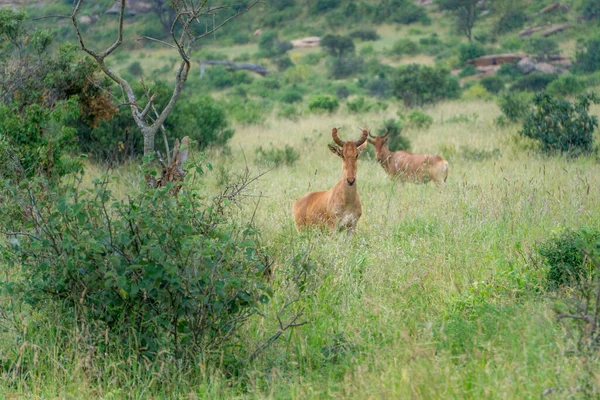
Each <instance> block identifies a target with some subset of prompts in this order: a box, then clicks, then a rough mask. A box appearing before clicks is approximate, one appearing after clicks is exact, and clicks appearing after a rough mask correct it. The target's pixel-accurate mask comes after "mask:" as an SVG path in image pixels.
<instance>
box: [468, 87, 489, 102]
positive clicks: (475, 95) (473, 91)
mask: <svg viewBox="0 0 600 400" xmlns="http://www.w3.org/2000/svg"><path fill="white" fill-rule="evenodd" d="M463 96H464V97H465V98H466V99H489V98H490V94H489V92H488V91H487V90H486V88H485V87H484V86H483V85H479V84H475V85H472V86H470V87H469V88H468V89H465V90H464V91H463Z"/></svg>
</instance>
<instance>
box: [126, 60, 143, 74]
mask: <svg viewBox="0 0 600 400" xmlns="http://www.w3.org/2000/svg"><path fill="white" fill-rule="evenodd" d="M127 72H129V73H130V74H131V75H133V76H136V77H140V76H142V75H144V69H143V68H142V64H140V62H139V61H134V62H132V63H131V64H129V66H128V67H127Z"/></svg>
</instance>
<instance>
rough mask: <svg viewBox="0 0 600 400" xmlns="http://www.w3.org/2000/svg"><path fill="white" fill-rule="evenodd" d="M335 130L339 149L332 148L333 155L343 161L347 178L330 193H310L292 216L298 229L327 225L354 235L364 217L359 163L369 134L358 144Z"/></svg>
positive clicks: (333, 131) (364, 131) (333, 135)
mask: <svg viewBox="0 0 600 400" xmlns="http://www.w3.org/2000/svg"><path fill="white" fill-rule="evenodd" d="M337 131H338V130H337V128H333V130H332V131H331V136H332V137H333V141H334V142H335V143H336V144H337V145H338V146H339V147H337V146H332V145H329V150H331V152H332V153H333V154H336V155H338V156H340V157H341V158H342V160H343V163H342V166H343V168H342V169H343V174H344V176H343V177H342V179H340V181H339V182H338V183H336V184H335V186H334V187H332V188H331V189H329V190H326V191H322V192H312V193H308V194H306V195H304V196H302V197H301V198H299V199H298V200H296V201H295V202H294V206H293V207H292V213H293V214H294V221H295V222H296V229H297V230H298V231H300V228H302V227H304V226H309V225H321V226H323V225H325V226H329V227H330V228H331V229H332V230H333V229H334V228H335V227H338V228H346V229H348V230H349V231H353V230H354V229H355V228H356V223H357V222H358V219H359V218H360V216H361V214H362V209H361V207H360V198H359V196H358V192H357V191H356V163H357V160H358V155H359V154H360V152H361V151H362V150H364V148H365V147H366V146H367V143H366V140H367V134H368V132H367V131H366V130H364V129H363V131H362V132H363V133H362V136H361V138H360V139H358V140H357V141H355V142H352V141H348V142H344V141H342V140H340V138H339V137H338V134H337Z"/></svg>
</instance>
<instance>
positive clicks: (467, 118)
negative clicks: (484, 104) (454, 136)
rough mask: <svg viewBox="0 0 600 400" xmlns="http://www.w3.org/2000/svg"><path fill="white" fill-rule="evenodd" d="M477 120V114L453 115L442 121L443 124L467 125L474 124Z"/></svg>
mask: <svg viewBox="0 0 600 400" xmlns="http://www.w3.org/2000/svg"><path fill="white" fill-rule="evenodd" d="M478 119H479V114H477V113H473V114H462V113H460V114H455V115H453V116H451V117H450V118H447V119H446V120H445V121H443V122H444V123H445V124H469V123H474V122H476V121H477V120H478Z"/></svg>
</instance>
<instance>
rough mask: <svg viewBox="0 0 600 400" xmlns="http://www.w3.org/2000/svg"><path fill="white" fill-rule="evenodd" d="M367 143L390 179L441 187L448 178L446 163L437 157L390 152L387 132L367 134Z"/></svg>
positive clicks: (399, 151)
mask: <svg viewBox="0 0 600 400" xmlns="http://www.w3.org/2000/svg"><path fill="white" fill-rule="evenodd" d="M369 136H371V138H369V143H371V144H372V145H374V146H375V155H376V156H377V162H379V163H380V164H381V166H382V167H383V169H384V170H385V172H387V173H388V175H390V176H391V177H392V178H399V179H400V180H401V181H403V182H404V181H412V182H423V183H427V182H429V181H430V180H432V181H434V182H435V183H436V184H438V185H443V184H444V183H445V182H446V178H447V177H448V161H446V160H444V159H443V158H442V157H440V156H438V155H432V154H412V153H409V152H408V151H404V150H398V151H394V152H392V151H390V149H388V148H387V146H386V142H387V140H388V139H389V136H388V135H387V132H386V133H385V134H384V135H379V136H373V135H371V133H370V132H369Z"/></svg>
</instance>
